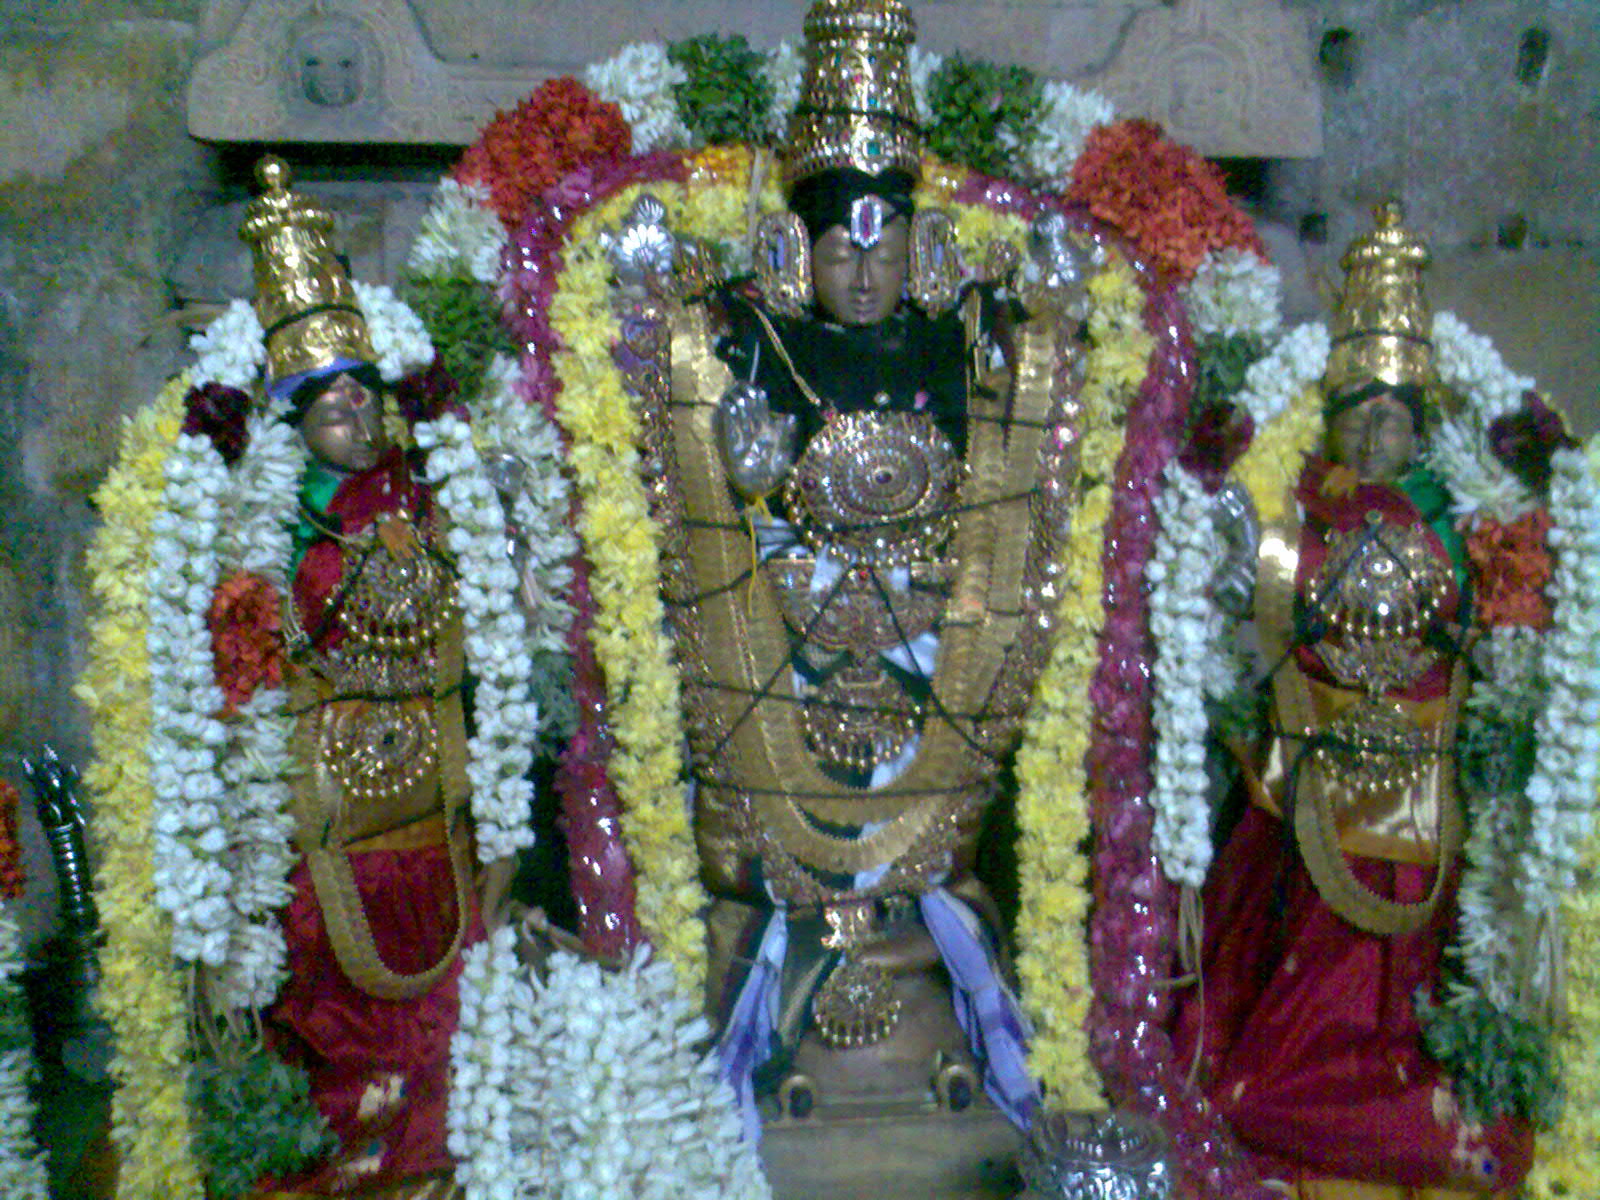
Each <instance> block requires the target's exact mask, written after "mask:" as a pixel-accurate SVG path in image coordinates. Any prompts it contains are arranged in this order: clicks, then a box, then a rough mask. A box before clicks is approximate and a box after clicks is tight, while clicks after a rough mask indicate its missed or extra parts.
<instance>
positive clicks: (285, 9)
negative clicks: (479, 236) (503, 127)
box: [189, 0, 548, 145]
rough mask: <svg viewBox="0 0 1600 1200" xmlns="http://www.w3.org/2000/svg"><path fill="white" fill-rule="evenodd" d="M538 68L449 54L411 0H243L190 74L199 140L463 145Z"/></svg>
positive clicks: (533, 82)
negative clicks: (227, 30)
mask: <svg viewBox="0 0 1600 1200" xmlns="http://www.w3.org/2000/svg"><path fill="white" fill-rule="evenodd" d="M546 74H548V72H547V71H538V70H534V69H527V68H520V67H519V68H490V67H481V66H477V65H475V64H470V63H450V62H445V61H444V60H442V59H441V58H439V57H438V56H437V55H436V54H435V53H434V51H433V49H432V47H431V46H430V45H429V44H428V41H427V39H426V37H425V36H424V34H423V31H422V26H421V24H420V23H419V21H418V20H417V15H416V13H415V11H414V10H413V9H412V6H411V5H410V3H408V0H322V2H321V3H318V4H308V3H307V2H306V0H251V2H250V4H249V5H248V7H246V9H245V11H244V12H243V14H242V15H241V16H240V17H239V20H238V24H237V25H236V26H235V27H234V29H233V31H232V34H231V35H230V36H229V37H228V39H227V41H226V42H224V43H223V44H221V45H219V46H217V47H215V48H213V49H211V50H210V51H208V52H207V53H204V54H202V55H201V57H200V59H199V61H198V62H197V63H196V64H195V69H194V74H193V75H192V76H191V77H190V79H189V132H190V133H192V134H193V135H194V136H195V137H197V138H202V139H205V140H207V141H219V142H228V141H262V142H351V143H362V142H411V143H440V144H457V145H465V144H466V143H468V142H470V141H471V140H472V139H473V138H474V137H475V136H476V135H477V131H478V128H479V126H481V125H482V124H483V123H484V122H485V121H486V120H488V119H489V118H490V117H491V116H493V115H494V113H495V110H496V109H499V108H512V107H515V106H516V104H517V102H518V101H520V100H521V99H522V98H523V97H525V96H526V95H527V94H528V93H529V92H531V91H532V90H533V89H534V87H536V86H537V85H538V83H539V80H540V79H542V78H543V77H544V76H545V75H546Z"/></svg>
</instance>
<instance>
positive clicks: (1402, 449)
mask: <svg viewBox="0 0 1600 1200" xmlns="http://www.w3.org/2000/svg"><path fill="white" fill-rule="evenodd" d="M1416 454H1417V434H1416V429H1415V426H1414V425H1413V424H1412V419H1411V410H1410V409H1409V408H1407V407H1406V406H1405V404H1403V403H1402V402H1401V401H1399V400H1396V399H1395V398H1394V397H1393V396H1392V395H1391V394H1389V393H1388V392H1379V393H1378V394H1377V395H1375V396H1372V397H1370V398H1369V399H1367V400H1363V401H1362V402H1361V403H1360V404H1358V405H1356V406H1355V407H1354V408H1349V409H1346V410H1345V411H1344V412H1342V413H1340V414H1339V415H1338V416H1336V417H1334V418H1333V419H1332V420H1331V421H1329V422H1328V457H1329V458H1331V459H1332V460H1333V461H1334V462H1336V463H1342V464H1343V465H1344V466H1347V467H1349V468H1351V469H1352V470H1353V471H1355V473H1356V475H1357V476H1359V477H1360V478H1361V479H1362V480H1363V481H1365V482H1367V483H1392V482H1393V481H1394V480H1396V479H1398V478H1400V476H1401V475H1403V474H1404V473H1405V470H1406V468H1407V467H1408V466H1410V465H1411V461H1412V460H1413V459H1414V458H1415V457H1416Z"/></svg>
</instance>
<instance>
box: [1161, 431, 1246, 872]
mask: <svg viewBox="0 0 1600 1200" xmlns="http://www.w3.org/2000/svg"><path fill="white" fill-rule="evenodd" d="M1166 481H1167V482H1166V487H1165V488H1163V489H1162V491H1161V495H1160V496H1158V497H1157V498H1156V502H1155V511H1156V518H1157V520H1158V521H1159V522H1160V532H1159V533H1158V534H1157V535H1156V542H1155V546H1154V548H1153V550H1152V552H1151V555H1150V561H1149V562H1148V564H1147V565H1146V568H1145V579H1146V580H1147V581H1148V583H1149V584H1150V589H1151V592H1150V632H1151V635H1152V637H1153V638H1154V639H1155V645H1156V652H1155V663H1154V699H1153V705H1152V714H1151V715H1152V720H1153V723H1154V725H1155V734H1156V746H1155V763H1154V770H1153V778H1152V783H1151V788H1150V797H1149V798H1150V805H1151V808H1152V809H1153V810H1154V812H1155V822H1154V825H1153V827H1152V829H1151V841H1152V842H1153V843H1154V845H1155V849H1156V853H1157V854H1158V855H1159V856H1160V859H1161V867H1162V870H1163V871H1164V872H1165V873H1166V876H1167V878H1168V879H1171V880H1172V881H1173V882H1174V883H1177V884H1181V885H1186V886H1189V887H1194V888H1198V887H1199V886H1200V885H1201V884H1202V883H1203V882H1204V881H1205V877H1206V870H1207V869H1208V868H1209V867H1210V865H1211V805H1210V802H1209V786H1208V778H1207V775H1206V730H1207V721H1206V711H1205V700H1206V696H1207V694H1208V692H1210V691H1214V690H1215V688H1216V687H1217V684H1218V683H1219V682H1220V681H1222V680H1225V679H1228V678H1229V677H1230V674H1231V673H1230V672H1228V671H1226V670H1223V671H1219V670H1218V669H1217V660H1218V659H1219V658H1220V657H1224V656H1223V655H1222V653H1221V649H1220V647H1221V643H1222V637H1223V632H1224V625H1225V623H1224V619H1223V615H1222V611H1221V610H1220V609H1219V608H1218V607H1217V605H1216V604H1215V603H1213V602H1212V600H1211V597H1210V596H1209V594H1208V585H1209V583H1210V580H1211V577H1212V574H1213V572H1214V570H1215V568H1216V564H1217V563H1218V562H1219V561H1220V560H1221V559H1222V557H1223V546H1222V540H1221V538H1220V536H1219V535H1218V533H1217V529H1216V525H1215V523H1214V521H1213V509H1214V503H1215V502H1214V500H1213V498H1212V497H1211V496H1208V495H1207V494H1206V491H1205V488H1204V487H1203V486H1202V485H1201V483H1200V480H1199V479H1198V478H1196V477H1195V476H1194V475H1192V474H1191V473H1190V472H1189V471H1187V470H1185V469H1184V468H1183V467H1182V466H1180V465H1179V464H1178V463H1177V462H1176V461H1174V462H1173V463H1171V464H1170V465H1169V466H1168V468H1167V472H1166ZM1208 681H1213V682H1212V683H1211V686H1210V687H1208Z"/></svg>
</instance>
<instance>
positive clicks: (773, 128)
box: [761, 41, 805, 141]
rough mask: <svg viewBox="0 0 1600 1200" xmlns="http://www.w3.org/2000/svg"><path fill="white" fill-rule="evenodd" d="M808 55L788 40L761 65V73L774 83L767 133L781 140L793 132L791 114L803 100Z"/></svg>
mask: <svg viewBox="0 0 1600 1200" xmlns="http://www.w3.org/2000/svg"><path fill="white" fill-rule="evenodd" d="M804 66H805V57H804V56H803V55H802V54H801V53H800V51H799V50H797V49H796V48H795V47H794V45H793V44H791V43H790V42H788V41H782V42H779V43H778V44H777V45H776V46H774V47H773V48H772V49H771V50H769V51H767V54H766V57H765V59H764V60H763V62H762V64H761V73H762V74H763V75H764V76H766V79H767V82H768V83H770V84H771V85H772V108H771V110H770V111H769V112H768V115H767V132H768V133H769V134H771V135H772V138H773V140H774V141H781V140H782V139H783V138H784V136H785V135H786V134H787V133H788V132H789V114H790V113H792V112H793V111H794V109H795V106H796V105H797V104H799V103H800V79H801V74H802V70H803V68H804Z"/></svg>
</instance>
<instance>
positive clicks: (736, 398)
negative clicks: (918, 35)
mask: <svg viewBox="0 0 1600 1200" xmlns="http://www.w3.org/2000/svg"><path fill="white" fill-rule="evenodd" d="M806 36H807V43H808V45H807V67H806V72H805V76H804V82H803V85H802V93H801V98H800V103H799V105H798V107H797V109H796V111H795V114H794V116H793V118H792V121H791V124H790V127H789V136H788V139H787V150H786V155H785V158H784V160H783V170H784V184H785V187H786V190H787V196H788V202H789V205H788V211H787V212H783V213H777V214H770V215H768V216H767V217H766V218H765V219H764V220H763V221H762V222H761V224H760V226H759V228H758V231H757V236H756V260H757V261H756V279H755V282H754V284H750V283H737V282H736V283H733V284H728V285H724V286H721V287H719V288H716V289H713V290H711V291H710V292H709V293H707V294H704V295H702V296H699V297H696V298H693V299H691V300H689V301H687V302H683V303H678V304H676V305H675V306H674V308H673V311H672V314H671V316H670V318H669V324H670V330H671V338H670V352H668V351H666V350H663V351H662V352H661V354H662V357H663V358H665V356H666V354H667V353H670V364H669V363H667V362H665V361H660V362H658V364H657V366H658V367H659V368H662V369H659V370H654V371H652V372H648V373H647V375H648V376H649V378H653V379H655V380H656V382H655V383H654V384H653V385H650V384H649V383H648V381H647V383H646V385H645V386H646V389H647V391H648V388H649V387H650V386H654V389H655V394H654V396H653V397H652V396H650V395H648V394H647V396H646V400H647V403H646V404H645V406H644V407H645V409H646V412H647V416H646V426H647V429H648V431H649V441H650V443H651V444H650V445H649V446H648V447H647V450H648V458H649V460H650V469H651V472H652V474H653V475H654V478H653V481H652V482H653V487H654V495H655V500H656V505H657V515H658V517H659V519H660V520H661V522H662V526H663V529H664V532H665V542H664V551H665V562H664V568H663V589H664V593H665V597H666V600H667V612H668V619H669V624H670V627H671V630H672V633H673V636H674V638H675V642H676V647H677V653H678V656H679V662H680V666H681V670H682V677H683V685H684V697H685V706H686V710H687V712H686V716H687V726H688V735H689V742H690V751H691V755H690V761H691V772H692V778H693V790H694V823H695V835H696V840H697V843H698V846H699V851H700V858H701V876H702V880H703V882H704V883H705V884H706V886H707V888H708V889H709V890H710V892H711V894H712V896H713V903H712V908H711V911H710V914H709V919H708V929H709V938H710V948H709V949H710V955H709V957H710V966H711V970H710V990H711V995H710V998H709V999H710V1002H711V1004H712V1007H713V1011H714V1014H715V1015H716V1017H717V1018H718V1020H719V1021H720V1024H721V1031H722V1032H721V1036H720V1042H719V1053H720V1057H721V1062H722V1066H723V1070H724V1073H725V1075H726V1076H727V1077H728V1079H729V1081H730V1082H731V1083H732V1084H733V1085H734V1086H735V1089H736V1091H738V1092H739V1093H740V1095H741V1098H742V1099H743V1100H744V1102H745V1106H746V1113H747V1118H748V1119H751V1120H753V1119H754V1115H755V1113H756V1102H757V1098H758V1097H759V1096H761V1095H762V1094H771V1093H774V1092H775V1093H776V1094H777V1098H778V1104H779V1106H780V1108H781V1109H782V1111H784V1112H786V1113H788V1114H790V1115H805V1114H806V1113H807V1112H810V1111H812V1110H813V1108H815V1110H816V1111H817V1112H818V1113H819V1114H820V1113H825V1112H828V1111H832V1110H834V1109H835V1108H836V1106H837V1107H842V1108H851V1109H855V1110H859V1109H860V1107H861V1106H863V1105H866V1106H869V1107H870V1106H874V1105H876V1106H880V1107H881V1106H885V1105H887V1106H888V1107H889V1108H891V1109H898V1108H901V1107H902V1106H910V1107H917V1106H923V1105H927V1104H930V1103H931V1102H933V1101H934V1100H935V1099H936V1100H937V1101H938V1102H940V1103H942V1104H944V1105H945V1106H947V1107H949V1108H952V1109H961V1108H964V1107H966V1106H968V1105H969V1104H972V1103H974V1102H975V1101H977V1100H979V1098H980V1097H979V1095H978V1085H979V1083H980V1081H981V1083H982V1085H983V1086H984V1088H985V1089H986V1090H987V1091H988V1093H989V1095H990V1097H991V1098H992V1099H993V1100H994V1101H995V1103H996V1104H998V1105H999V1106H1000V1108H1001V1109H1002V1110H1003V1111H1005V1112H1006V1114H1007V1115H1008V1116H1010V1117H1011V1118H1012V1119H1013V1120H1015V1121H1017V1122H1019V1123H1023V1122H1025V1121H1026V1120H1027V1118H1028V1116H1029V1114H1030V1111H1031V1108H1032V1106H1033V1104H1034V1103H1035V1100H1036V1093H1035V1089H1034V1086H1033V1084H1032V1083H1031V1082H1030V1080H1029V1079H1028V1076H1027V1073H1026V1071H1025V1070H1024V1066H1023V1045H1024V1041H1025V1038H1026V1030H1025V1024H1024V1021H1023V1019H1022V1016H1021V1013H1020V1011H1019V1009H1018V1007H1017V1004H1016V1002H1015V1000H1014V999H1013V997H1012V994H1011V992H1010V989H1009V987H1008V983H1007V974H1008V971H1007V966H1006V959H1005V953H1004V950H1003V938H1002V934H1001V930H1000V926H999V921H998V917H997V910H996V906H995V904H994V901H993V900H992V898H991V896H990V895H989V893H988V892H987V891H986V889H985V887H984V886H983V885H982V884H980V883H979V881H978V879H977V878H976V877H975V874H974V867H975V860H976V858H977V850H978V842H979V834H980V829H981V827H982V825H983V823H984V819H985V816H986V813H987V812H988V810H989V809H990V807H991V806H992V804H993V803H994V802H995V800H996V797H997V796H998V795H999V793H1000V786H1001V782H1000V781H1001V777H1002V774H1003V771H1004V767H1005V764H1006V762H1007V760H1008V757H1009V755H1010V754H1011V752H1012V750H1013V749H1014V747H1015V743H1016V741H1017V738H1018V735H1019V729H1020V725H1021V721H1022V718H1023V715H1024V712H1025V710H1026V707H1027V703H1028V698H1029V695H1030V692H1031V690H1032V686H1033V683H1034V680H1035V679H1036V677H1037V674H1038V672H1039V670H1040V669H1041V668H1042V666H1043V664H1044V659H1045V656H1046V654H1047V651H1048V648H1049V640H1050V621H1051V617H1050V613H1051V610H1052V609H1053V607H1054V604H1053V596H1054V592H1053V589H1052V587H1051V578H1052V574H1053V570H1054V568H1053V567H1052V563H1053V562H1054V561H1055V560H1056V558H1057V557H1058V553H1059V550H1060V547H1061V544H1062V540H1063V538H1064V537H1065V535H1066V534H1067V532H1068V531H1069V520H1070V512H1071V506H1072V499H1073V495H1074V488H1075V483H1076V456H1075V453H1074V439H1075V435H1076V428H1075V425H1074V423H1073V418H1074V415H1075V412H1076V409H1075V406H1074V402H1073V397H1072V394H1071V391H1072V386H1073V384H1072V380H1073V375H1072V372H1071V370H1070V363H1071V359H1072V355H1073V342H1072V337H1071V335H1070V333H1069V324H1068V322H1066V321H1064V320H1063V319H1062V318H1061V316H1060V311H1059V307H1058V306H1051V305H1047V304H1038V305H1036V306H1035V307H1036V308H1037V309H1038V311H1036V312H1034V311H1029V310H1028V308H1027V307H1025V306H1024V305H1023V303H1022V302H1021V301H1019V300H1018V299H1017V298H1016V297H1015V296H1014V295H1012V294H1011V293H1010V292H1008V291H1007V290H1006V288H1005V287H1004V286H1003V284H1004V279H1003V277H1001V278H996V279H994V280H992V281H990V282H986V283H977V284H969V285H967V286H965V287H962V286H959V284H960V279H961V276H960V272H959V265H958V262H957V259H956V250H955V246H954V240H953V236H952V227H951V223H950V220H949V218H948V217H946V216H945V215H944V214H942V213H940V212H936V211H921V212H919V211H916V209H915V207H914V204H913V190H914V188H915V186H916V184H917V181H918V175H919V170H920V164H919V152H920V145H919V135H918V133H917V124H916V120H915V116H914V113H913V109H912V95H911V88H910V81H909V74H908V70H907V48H908V46H909V44H910V42H911V40H912V38H913V28H912V21H911V17H910V13H909V12H908V10H907V8H906V7H905V5H904V4H903V3H901V2H900V0H872V2H870V3H863V2H861V0H849V2H841V0H821V2H819V3H817V4H815V5H814V6H813V8H812V9H811V11H810V13H809V15H808V17H807V20H806ZM669 381H670V382H669ZM669 393H670V394H669Z"/></svg>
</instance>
